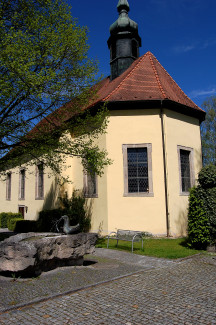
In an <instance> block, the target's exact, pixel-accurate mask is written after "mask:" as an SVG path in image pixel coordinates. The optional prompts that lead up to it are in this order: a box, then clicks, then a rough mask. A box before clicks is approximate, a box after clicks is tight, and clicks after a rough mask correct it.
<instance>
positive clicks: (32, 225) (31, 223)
mask: <svg viewBox="0 0 216 325" xmlns="http://www.w3.org/2000/svg"><path fill="white" fill-rule="evenodd" d="M12 220H13V219H12ZM16 220H17V221H16V223H15V228H14V231H15V232H18V233H27V232H37V221H35V220H23V219H16Z"/></svg>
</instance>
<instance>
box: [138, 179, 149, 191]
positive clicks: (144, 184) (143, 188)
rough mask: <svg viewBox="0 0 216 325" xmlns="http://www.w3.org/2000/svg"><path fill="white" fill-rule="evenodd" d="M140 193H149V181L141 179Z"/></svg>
mask: <svg viewBox="0 0 216 325" xmlns="http://www.w3.org/2000/svg"><path fill="white" fill-rule="evenodd" d="M139 192H148V179H146V178H140V179H139Z"/></svg>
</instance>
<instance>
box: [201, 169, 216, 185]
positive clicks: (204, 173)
mask: <svg viewBox="0 0 216 325" xmlns="http://www.w3.org/2000/svg"><path fill="white" fill-rule="evenodd" d="M198 180H199V183H200V185H201V186H202V188H213V187H216V166H215V165H208V166H205V167H203V168H202V170H201V171H200V173H199V176H198Z"/></svg>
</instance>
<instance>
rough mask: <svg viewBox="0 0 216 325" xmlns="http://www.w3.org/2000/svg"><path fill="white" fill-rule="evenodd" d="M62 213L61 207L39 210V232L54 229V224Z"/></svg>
mask: <svg viewBox="0 0 216 325" xmlns="http://www.w3.org/2000/svg"><path fill="white" fill-rule="evenodd" d="M63 215H64V212H63V210H62V209H53V210H43V211H40V212H39V218H38V220H37V230H38V231H39V232H50V231H55V229H54V224H55V222H56V221H57V220H59V219H60V217H62V216H63Z"/></svg>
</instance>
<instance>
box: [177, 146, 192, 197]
mask: <svg viewBox="0 0 216 325" xmlns="http://www.w3.org/2000/svg"><path fill="white" fill-rule="evenodd" d="M180 161H181V183H182V192H188V191H189V189H190V188H191V180H190V151H187V150H180Z"/></svg>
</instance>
